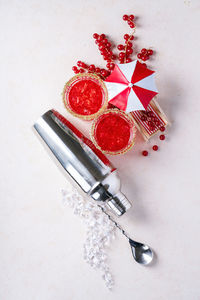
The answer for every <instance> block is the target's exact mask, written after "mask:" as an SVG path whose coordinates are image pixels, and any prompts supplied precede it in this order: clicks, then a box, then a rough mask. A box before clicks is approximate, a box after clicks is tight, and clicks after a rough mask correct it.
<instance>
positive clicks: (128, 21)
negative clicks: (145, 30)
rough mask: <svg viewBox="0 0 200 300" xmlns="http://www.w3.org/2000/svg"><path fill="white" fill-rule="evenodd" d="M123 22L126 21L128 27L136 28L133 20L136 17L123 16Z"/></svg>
mask: <svg viewBox="0 0 200 300" xmlns="http://www.w3.org/2000/svg"><path fill="white" fill-rule="evenodd" d="M122 18H123V20H124V21H126V22H127V23H128V25H129V26H130V28H134V27H135V24H134V23H133V20H134V19H135V17H134V15H129V16H128V15H123V17H122Z"/></svg>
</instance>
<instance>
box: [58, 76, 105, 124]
mask: <svg viewBox="0 0 200 300" xmlns="http://www.w3.org/2000/svg"><path fill="white" fill-rule="evenodd" d="M63 102H64V105H65V107H66V108H67V110H68V111H69V112H71V113H72V114H73V115H75V116H76V117H79V118H82V119H86V120H91V119H94V118H95V117H96V116H97V115H98V114H100V113H102V112H103V111H104V110H105V109H106V107H107V104H108V93H107V89H106V86H105V84H104V82H103V80H101V79H100V78H99V77H98V76H96V75H94V74H78V75H76V76H74V77H73V78H72V79H71V80H69V81H68V82H67V83H66V84H65V87H64V90H63Z"/></svg>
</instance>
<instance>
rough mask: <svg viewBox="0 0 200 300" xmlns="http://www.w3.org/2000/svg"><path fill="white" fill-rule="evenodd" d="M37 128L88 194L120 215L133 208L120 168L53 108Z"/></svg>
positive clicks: (65, 167)
mask: <svg viewBox="0 0 200 300" xmlns="http://www.w3.org/2000/svg"><path fill="white" fill-rule="evenodd" d="M34 128H35V129H36V131H37V132H38V133H39V135H40V136H41V137H42V139H43V140H44V141H45V143H46V144H47V146H48V147H49V148H50V150H51V151H52V152H53V154H54V155H55V157H56V158H57V159H58V161H59V162H60V164H61V165H62V166H63V168H64V169H65V170H66V172H67V173H68V174H69V175H70V176H71V178H72V179H73V181H74V182H76V184H77V185H78V186H79V187H80V188H81V190H82V191H83V192H84V193H86V194H87V195H88V196H90V197H91V198H93V199H94V200H96V201H103V202H105V203H106V206H108V207H109V208H110V209H111V210H112V211H113V212H114V213H115V214H116V215H117V216H120V215H122V214H124V213H125V212H126V210H127V209H129V208H130V207H131V204H130V202H129V201H128V200H127V198H126V197H125V195H124V194H122V193H121V191H120V179H119V177H118V175H117V171H116V169H115V168H114V167H113V166H112V165H111V163H110V161H109V160H108V159H107V158H106V156H105V155H103V154H102V152H101V151H99V150H98V149H96V148H95V146H94V145H93V143H92V142H91V141H90V140H89V139H87V138H86V137H85V136H84V135H83V134H82V133H81V132H80V131H79V130H78V129H77V128H76V127H74V126H73V125H72V124H71V123H70V122H69V121H68V120H66V119H65V118H64V117H63V116H62V115H60V114H59V113H58V112H56V111H55V110H49V111H48V112H46V113H45V114H44V115H43V116H42V117H41V118H40V119H39V120H38V121H37V122H36V123H35V124H34ZM99 204H100V203H99Z"/></svg>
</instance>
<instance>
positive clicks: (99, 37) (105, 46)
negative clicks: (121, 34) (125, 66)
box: [93, 33, 116, 70]
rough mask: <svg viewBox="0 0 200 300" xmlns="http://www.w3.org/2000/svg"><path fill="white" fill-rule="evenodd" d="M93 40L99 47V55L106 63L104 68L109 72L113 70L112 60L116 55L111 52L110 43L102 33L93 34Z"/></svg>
mask: <svg viewBox="0 0 200 300" xmlns="http://www.w3.org/2000/svg"><path fill="white" fill-rule="evenodd" d="M93 38H94V39H95V43H96V44H97V45H98V47H99V51H100V53H101V55H102V56H103V59H104V60H106V61H107V65H106V67H107V68H108V69H109V70H113V69H114V67H115V64H114V63H113V60H115V59H116V55H114V54H113V52H112V50H111V47H112V44H111V42H109V40H108V38H107V37H106V36H105V34H104V33H102V34H97V33H94V34H93Z"/></svg>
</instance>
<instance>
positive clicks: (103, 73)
mask: <svg viewBox="0 0 200 300" xmlns="http://www.w3.org/2000/svg"><path fill="white" fill-rule="evenodd" d="M77 66H78V67H79V68H78V67H77ZM77 66H73V67H72V70H73V71H74V73H75V74H78V73H85V72H88V73H93V74H96V75H98V76H100V77H102V78H103V79H104V78H106V77H107V76H109V75H110V72H109V71H108V70H106V69H100V68H99V67H95V65H87V64H86V63H84V62H83V61H80V60H79V61H77Z"/></svg>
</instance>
